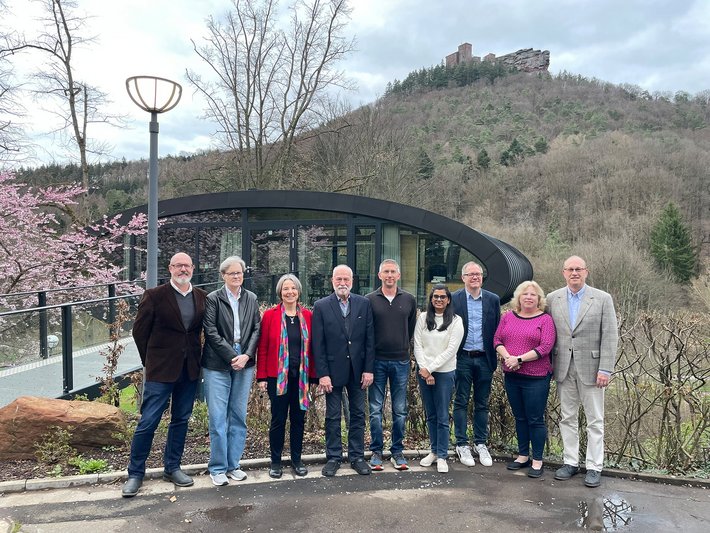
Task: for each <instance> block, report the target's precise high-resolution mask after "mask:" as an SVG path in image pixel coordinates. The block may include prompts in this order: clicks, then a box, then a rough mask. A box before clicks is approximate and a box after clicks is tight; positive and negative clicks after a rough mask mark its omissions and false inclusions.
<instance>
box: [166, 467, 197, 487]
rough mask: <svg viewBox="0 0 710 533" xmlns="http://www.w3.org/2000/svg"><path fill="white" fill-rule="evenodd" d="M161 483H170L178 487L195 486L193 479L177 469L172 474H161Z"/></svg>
mask: <svg viewBox="0 0 710 533" xmlns="http://www.w3.org/2000/svg"><path fill="white" fill-rule="evenodd" d="M163 481H172V482H173V483H174V484H175V485H176V486H178V487H191V486H192V485H194V484H195V482H194V481H193V479H192V478H191V477H190V476H188V475H187V474H186V473H185V472H183V471H182V470H180V469H179V468H178V469H177V470H175V471H174V472H170V473H168V472H163Z"/></svg>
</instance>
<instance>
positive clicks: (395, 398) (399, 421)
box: [367, 359, 409, 454]
mask: <svg viewBox="0 0 710 533" xmlns="http://www.w3.org/2000/svg"><path fill="white" fill-rule="evenodd" d="M408 379H409V361H408V360H407V361H380V360H377V359H375V379H374V381H373V382H372V385H371V386H370V388H369V389H368V390H367V397H368V400H369V403H370V450H371V451H373V452H380V453H382V448H383V446H384V442H383V437H382V406H383V405H384V403H385V388H386V387H387V381H388V380H389V382H390V396H391V397H392V446H391V447H390V451H391V452H392V453H393V454H395V453H399V452H401V451H402V450H404V446H403V445H402V440H403V439H404V426H405V423H406V422H407V380H408Z"/></svg>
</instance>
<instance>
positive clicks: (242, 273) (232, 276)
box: [224, 272, 244, 278]
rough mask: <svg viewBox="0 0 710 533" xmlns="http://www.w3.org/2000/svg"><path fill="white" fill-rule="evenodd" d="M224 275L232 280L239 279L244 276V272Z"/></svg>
mask: <svg viewBox="0 0 710 533" xmlns="http://www.w3.org/2000/svg"><path fill="white" fill-rule="evenodd" d="M224 275H225V276H229V277H230V278H238V277H239V276H243V275H244V272H225V273H224Z"/></svg>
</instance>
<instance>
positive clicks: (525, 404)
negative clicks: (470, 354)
mask: <svg viewBox="0 0 710 533" xmlns="http://www.w3.org/2000/svg"><path fill="white" fill-rule="evenodd" d="M512 303H513V310H512V311H508V312H507V313H506V314H505V315H503V317H502V318H501V320H500V323H499V324H498V329H497V330H496V333H495V335H494V337H493V346H494V347H495V350H496V352H497V353H498V358H499V359H500V361H501V363H502V365H501V366H502V368H503V373H504V376H505V391H506V393H507V394H508V401H509V402H510V406H511V408H512V410H513V415H514V416H515V432H516V434H517V437H518V457H517V458H516V459H515V461H513V462H511V463H508V470H520V469H521V468H525V467H526V466H529V469H528V476H529V477H533V478H537V477H540V476H542V452H543V448H544V446H545V439H546V438H547V426H546V425H545V407H546V406H547V396H548V395H549V393H550V377H551V376H552V359H551V352H552V348H553V347H554V346H555V340H556V337H557V334H556V331H555V324H554V322H553V321H552V317H551V316H550V315H548V314H547V313H545V293H544V292H542V289H541V288H540V286H539V285H538V284H537V283H535V282H534V281H524V282H523V283H521V284H520V285H518V287H517V288H516V289H515V293H514V294H513V302H512ZM531 444H532V461H531V459H530V446H531Z"/></svg>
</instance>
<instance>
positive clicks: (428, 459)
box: [419, 453, 436, 466]
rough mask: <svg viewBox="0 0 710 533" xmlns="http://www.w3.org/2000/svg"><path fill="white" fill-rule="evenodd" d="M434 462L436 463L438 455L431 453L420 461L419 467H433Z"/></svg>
mask: <svg viewBox="0 0 710 533" xmlns="http://www.w3.org/2000/svg"><path fill="white" fill-rule="evenodd" d="M434 461H436V454H435V453H430V454H429V455H427V456H426V457H425V458H424V459H422V460H421V461H419V466H431V465H433V464H434Z"/></svg>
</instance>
